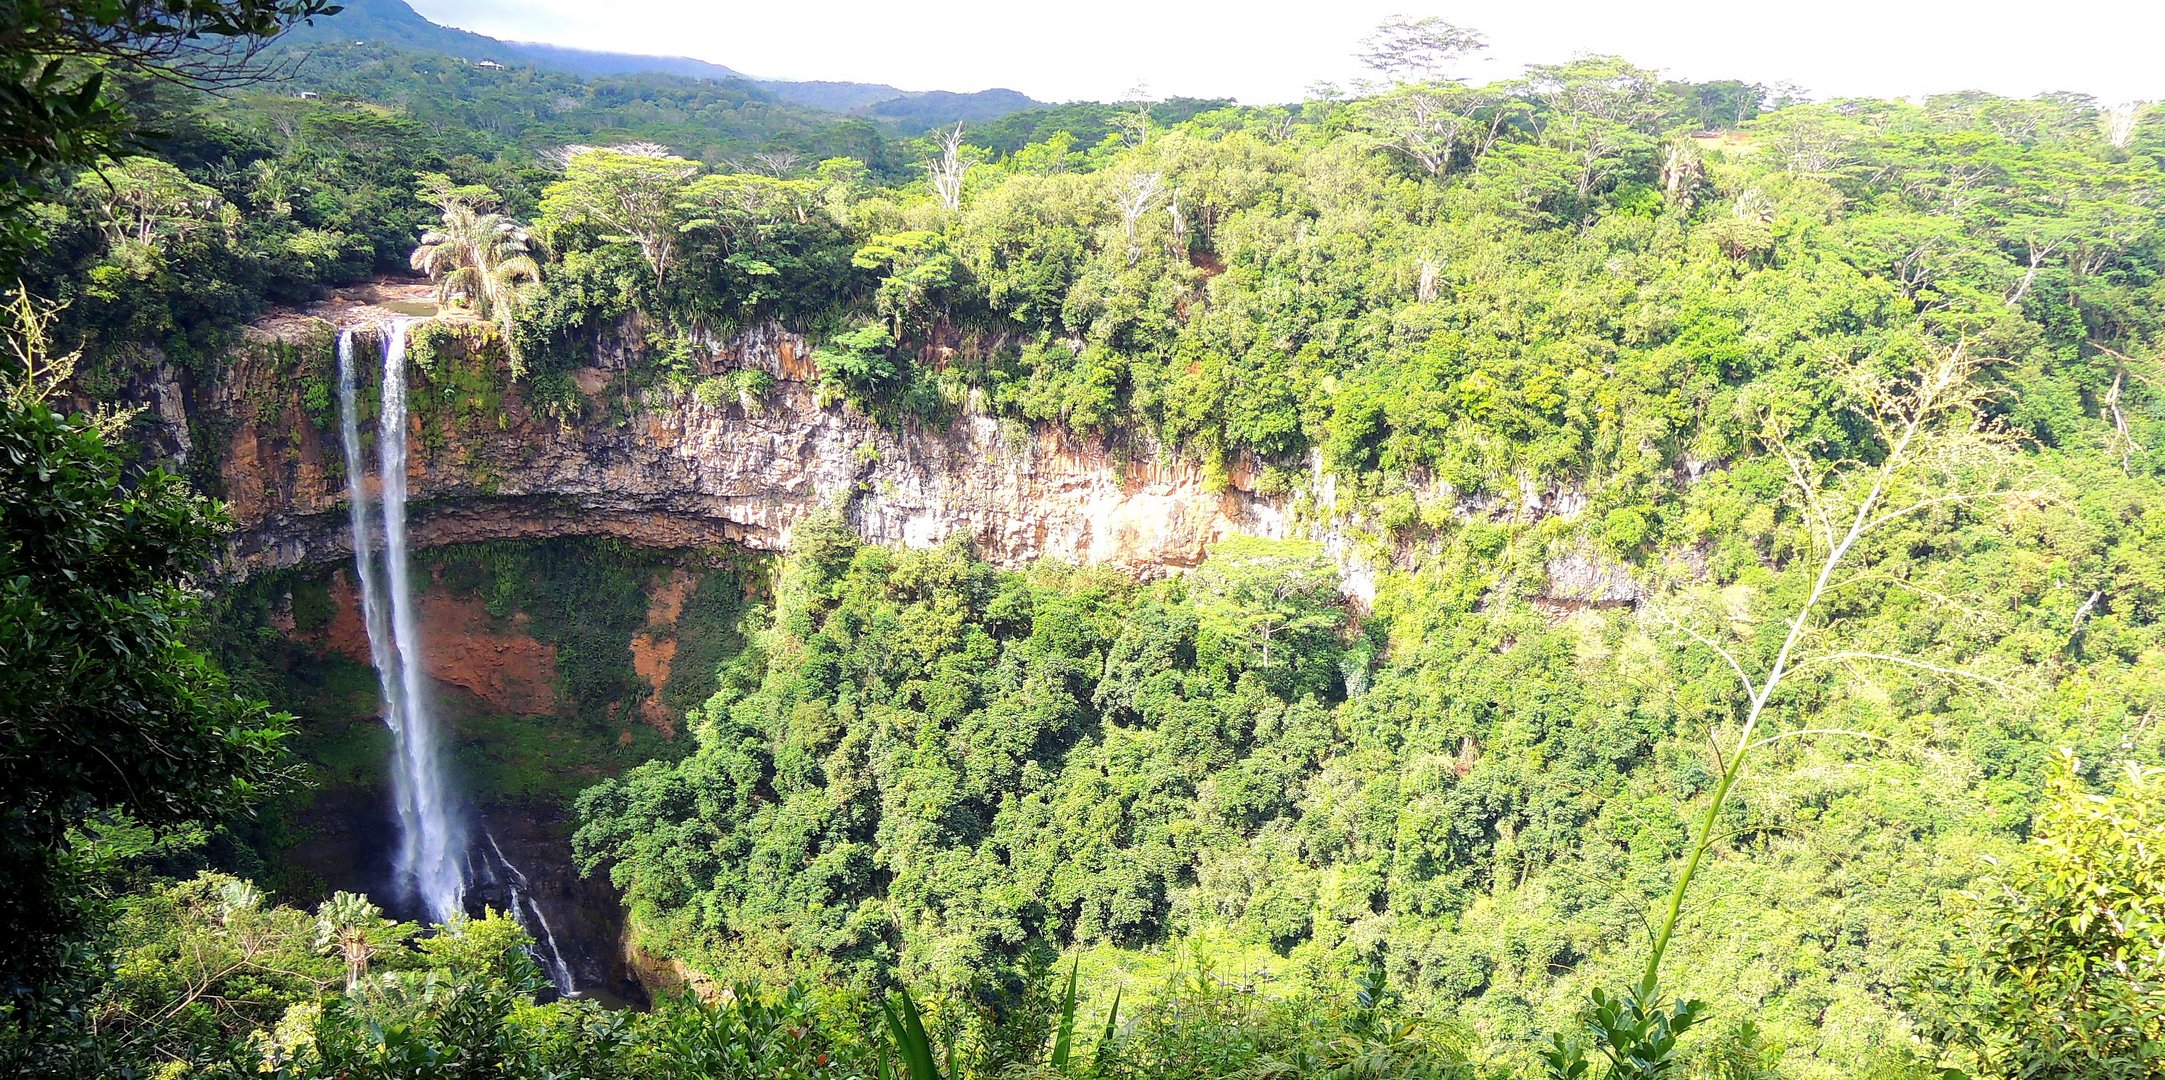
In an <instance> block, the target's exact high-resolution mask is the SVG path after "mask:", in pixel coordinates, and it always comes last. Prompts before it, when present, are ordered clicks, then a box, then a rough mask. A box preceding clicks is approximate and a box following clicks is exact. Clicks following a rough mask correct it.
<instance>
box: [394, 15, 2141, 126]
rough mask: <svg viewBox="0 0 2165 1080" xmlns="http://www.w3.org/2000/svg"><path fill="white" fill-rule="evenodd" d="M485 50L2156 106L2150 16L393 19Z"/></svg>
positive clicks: (1030, 76) (1289, 80)
mask: <svg viewBox="0 0 2165 1080" xmlns="http://www.w3.org/2000/svg"><path fill="white" fill-rule="evenodd" d="M411 2H412V3H413V6H414V7H415V8H416V9H417V10H419V11H420V12H421V13H422V14H423V15H426V16H428V17H429V18H431V19H434V20H435V21H437V22H441V23H445V24H448V25H451V26H458V27H462V28H464V29H468V30H473V31H476V32H479V33H483V34H488V35H490V36H492V37H499V38H507V39H512V40H521V41H543V42H549V43H551V44H557V45H571V46H577V47H580V48H589V49H607V50H613V51H620V52H642V53H665V54H671V55H680V56H693V57H697V58H699V59H702V60H708V61H712V62H714V63H718V64H725V65H728V66H729V67H732V68H735V69H737V70H739V71H743V72H746V73H748V74H751V75H755V76H759V77H762V78H783V79H841V80H850V81H856V82H884V83H892V84H894V85H896V86H899V87H902V88H904V89H907V90H931V89H940V90H981V89H985V88H987V87H994V86H1005V87H1011V88H1013V89H1016V90H1020V91H1022V92H1024V93H1026V94H1029V95H1030V96H1032V97H1035V98H1038V99H1040V100H1046V101H1065V100H1072V99H1078V98H1084V99H1097V100H1110V99H1117V98H1119V97H1121V96H1122V95H1124V94H1125V93H1126V92H1127V90H1128V89H1129V88H1130V87H1133V86H1135V85H1136V84H1138V83H1143V84H1147V86H1148V88H1149V90H1150V92H1151V94H1152V95H1153V96H1157V97H1167V96H1173V95H1192V96H1196V97H1214V96H1233V97H1237V98H1239V99H1241V100H1242V101H1244V102H1249V103H1263V102H1275V101H1294V100H1298V99H1299V98H1300V96H1301V93H1302V91H1303V89H1304V88H1306V87H1307V86H1308V85H1310V84H1311V83H1314V82H1316V81H1318V80H1326V79H1328V80H1344V79H1348V78H1351V77H1352V76H1354V75H1356V74H1358V71H1357V69H1356V68H1355V67H1354V65H1353V63H1352V61H1351V60H1350V59H1349V56H1350V54H1351V52H1352V50H1353V47H1354V44H1355V43H1356V42H1357V41H1358V40H1359V39H1360V38H1361V36H1362V35H1363V34H1365V33H1366V32H1367V31H1368V29H1369V28H1370V27H1372V26H1374V25H1375V23H1376V22H1377V21H1378V20H1380V19H1381V18H1383V17H1384V16H1386V15H1389V14H1392V13H1395V12H1407V13H1410V14H1414V15H1441V16H1443V17H1444V18H1446V19H1449V20H1451V21H1452V22H1455V23H1458V24H1459V25H1461V26H1470V27H1474V28H1477V29H1479V30H1482V31H1484V32H1486V33H1487V34H1488V36H1489V40H1490V43H1491V48H1490V52H1489V57H1488V58H1487V59H1486V60H1484V61H1481V62H1477V63H1471V64H1468V65H1467V66H1466V69H1465V71H1464V72H1463V74H1464V75H1466V76H1467V77H1469V78H1471V79H1473V80H1475V81H1481V80H1482V79H1485V78H1498V77H1504V76H1507V75H1510V74H1514V73H1516V71H1517V70H1518V68H1519V66H1520V65H1522V64H1525V63H1528V62H1534V63H1542V62H1551V61H1557V60H1563V59H1567V58H1569V57H1570V56H1572V55H1574V54H1577V53H1581V52H1610V53H1617V54H1620V55H1622V56H1624V57H1626V58H1628V59H1630V60H1632V61H1634V62H1636V63H1640V64H1644V65H1647V66H1650V67H1657V68H1660V69H1662V70H1663V71H1664V72H1665V73H1667V74H1668V75H1669V76H1670V77H1672V78H1684V79H1719V78H1743V79H1747V80H1753V81H1758V82H1776V81H1782V80H1787V81H1791V82H1795V83H1797V84H1799V85H1801V86H1803V87H1805V88H1806V89H1808V90H1810V91H1812V92H1813V94H1814V96H1817V97H1827V96H1839V95H1847V94H1871V95H1878V96H1909V95H1915V94H1923V93H1933V92H1941V91H1950V90H1963V89H1981V90H1991V91H1995V92H1998V93H2004V94H2014V95H2029V94H2034V93H2038V92H2041V91H2046V90H2072V91H2077V92H2081V93H2088V94H2094V95H2096V96H2097V97H2099V98H2102V99H2104V100H2106V101H2107V102H2119V101H2123V100H2133V99H2145V100H2148V99H2156V98H2161V97H2165V63H2161V62H2160V52H2161V51H2165V0H2048V2H2039V0H2020V2H2016V0H1789V2H1759V3H1753V2H1751V0H1640V2H1638V3H1620V2H1617V0H1459V2H1455V3H1450V4H1445V5H1436V6H1427V5H1422V4H1417V3H1413V2H1412V0H1254V2H1244V3H1229V2H1223V0H1190V2H1185V3H1183V2H1179V0H1079V2H1071V3H1057V4H1048V3H1037V2H1031V0H1009V2H999V0H917V2H915V3H911V2H905V0H791V2H785V3H774V2H771V0H768V2H761V3H754V4H746V3H738V2H731V0H722V2H714V0H606V2H596V0H411Z"/></svg>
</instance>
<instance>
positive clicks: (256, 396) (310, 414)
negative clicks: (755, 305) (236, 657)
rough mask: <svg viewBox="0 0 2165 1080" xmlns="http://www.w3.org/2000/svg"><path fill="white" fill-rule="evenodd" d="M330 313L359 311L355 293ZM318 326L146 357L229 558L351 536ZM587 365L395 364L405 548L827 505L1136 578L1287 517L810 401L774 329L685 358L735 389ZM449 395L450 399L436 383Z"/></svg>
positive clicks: (748, 533)
mask: <svg viewBox="0 0 2165 1080" xmlns="http://www.w3.org/2000/svg"><path fill="white" fill-rule="evenodd" d="M334 317H335V318H337V319H339V320H340V321H342V322H343V323H344V324H345V325H354V324H356V323H359V324H362V325H367V324H368V321H369V320H370V319H371V318H372V316H371V313H370V312H369V311H367V310H365V309H363V310H359V311H341V312H338V313H335V315H334ZM445 325H446V326H448V327H450V329H451V331H452V332H449V333H445V332H438V333H435V334H433V335H431V336H432V339H433V340H434V341H435V342H436V346H435V347H436V349H437V350H438V351H439V353H440V352H441V351H442V350H443V349H446V348H450V349H452V350H459V349H469V348H470V349H474V350H476V351H475V352H474V354H473V355H471V356H467V357H465V361H466V362H473V363H482V364H493V363H499V361H491V360H481V359H479V358H480V357H481V356H483V355H485V350H483V349H482V347H481V346H477V345H473V344H472V342H474V341H477V340H483V339H485V338H486V336H487V333H486V330H485V329H484V328H481V327H479V326H478V325H476V324H471V323H466V324H445ZM339 328H340V327H339V326H338V325H336V324H334V322H332V321H329V320H325V319H318V318H312V317H300V316H286V317H282V318H281V319H279V320H277V321H276V322H274V323H267V324H265V325H262V326H259V327H257V328H255V329H254V330H252V331H251V339H250V342H249V344H248V346H247V347H245V348H243V349H241V350H239V351H238V353H237V355H236V356H235V357H234V359H233V361H232V362H231V363H229V364H227V365H225V366H224V367H223V368H222V369H221V370H220V371H219V372H218V373H217V374H215V375H214V376H211V377H208V378H206V379H203V380H200V381H196V382H193V383H192V384H191V383H189V382H188V381H187V380H185V379H182V378H180V377H179V376H176V375H174V374H172V373H169V372H168V373H161V375H160V377H158V378H156V379H154V380H152V384H151V385H149V386H146V387H143V388H141V395H140V396H141V397H142V398H143V399H144V400H146V401H149V402H152V403H155V404H157V406H158V407H157V408H155V409H153V410H150V411H149V412H147V413H146V414H145V417H144V419H143V421H142V422H143V423H146V424H149V425H151V426H152V427H153V428H156V429H157V430H156V431H154V432H153V433H152V437H151V439H149V440H148V442H149V443H150V444H151V445H155V446H160V447H163V448H164V449H165V450H166V452H167V453H168V454H169V455H171V456H174V457H177V458H180V459H183V460H184V461H185V462H186V463H187V465H188V467H189V468H190V469H192V471H194V473H195V474H196V475H197V476H198V477H200V478H203V479H205V480H206V482H208V484H209V486H213V487H215V488H216V489H218V491H219V493H220V494H221V495H222V496H223V497H224V498H225V499H226V500H227V502H228V504H229V505H230V507H231V509H232V513H233V516H234V517H235V519H236V521H237V524H238V530H237V531H236V533H235V534H234V536H233V538H232V540H231V546H230V563H231V569H232V570H233V571H235V572H237V573H241V574H246V573H251V572H254V571H257V570H261V569H267V568H276V567H286V566H294V565H300V564H311V563H321V562H325V561H331V560H343V559H345V558H348V557H350V555H351V543H350V539H349V537H348V531H347V523H346V510H345V504H346V489H345V480H344V477H343V476H342V475H340V474H339V471H338V470H339V469H341V468H342V464H341V462H340V455H339V451H338V446H337V438H338V436H337V432H336V426H335V425H336V417H335V413H330V412H328V410H327V406H326V404H325V402H326V395H327V394H328V392H329V390H330V389H331V387H330V386H328V385H327V380H328V378H329V375H328V372H329V371H330V368H329V361H328V358H329V356H330V355H331V352H330V350H331V347H332V346H331V343H332V341H333V340H334V338H335V336H336V332H337V330H338V329H339ZM447 343H448V344H447ZM355 354H356V357H355V358H356V367H357V368H358V371H359V380H360V381H361V382H362V383H363V387H364V398H365V397H366V389H367V386H368V385H370V384H372V383H373V381H374V380H375V379H376V378H377V377H378V376H379V374H380V361H379V359H378V357H379V352H378V347H377V340H376V339H375V338H374V337H373V332H368V333H364V335H363V336H362V337H361V338H360V339H359V340H357V342H356V348H355ZM593 360H594V362H593V363H592V364H590V365H588V366H586V367H583V368H580V369H579V370H578V371H577V372H576V377H575V380H574V382H575V385H576V388H577V390H576V399H575V400H573V399H571V398H570V397H569V395H567V394H565V393H564V392H563V391H562V390H559V392H558V395H557V396H556V397H555V398H554V399H552V401H551V402H550V404H549V405H548V406H546V407H545V406H542V405H540V404H538V403H537V402H536V400H535V398H536V397H537V396H538V395H537V392H536V391H535V390H534V389H533V387H532V385H531V384H530V383H526V382H513V381H511V380H509V379H506V378H503V377H501V375H500V374H495V375H490V376H488V379H489V380H490V384H489V386H488V389H487V390H486V392H485V393H481V394H479V395H478V396H474V395H472V394H471V392H469V391H462V390H461V389H460V384H459V382H458V381H457V380H456V379H452V378H449V377H443V376H442V369H440V368H439V370H438V372H437V373H436V374H434V375H432V374H431V373H429V372H427V371H425V370H424V371H422V372H421V373H419V374H416V375H415V376H414V380H413V381H414V388H413V390H412V397H413V399H414V402H415V408H414V415H413V416H412V418H411V424H412V426H411V430H410V431H409V432H408V437H409V438H410V439H411V440H412V442H411V446H412V450H411V457H410V464H409V470H408V481H409V484H410V491H411V495H410V506H411V511H412V537H413V541H414V543H416V544H417V545H420V546H424V547H429V546H438V545H445V544H457V543H466V542H472V541H484V540H497V539H507V538H517V537H536V536H566V535H602V536H611V537H618V538H622V539H624V540H627V541H630V542H634V543H638V544H643V545H650V546H657V547H669V548H697V547H702V546H708V545H715V544H739V545H743V546H746V547H749V548H752V549H755V550H769V551H772V550H780V549H782V548H784V547H786V545H787V544H788V541H789V536H790V532H791V529H792V528H793V527H794V526H795V525H796V524H797V523H798V522H800V521H802V520H804V518H805V517H806V516H807V515H809V514H811V513H813V512H815V511H817V510H819V509H820V508H822V507H828V506H839V507H842V508H844V510H845V512H846V514H847V517H848V520H849V521H850V522H851V523H852V524H853V525H855V526H856V528H857V529H858V531H859V532H860V533H861V534H862V535H863V536H864V537H865V539H867V540H868V541H872V542H877V543H889V544H900V545H906V546H926V545H933V544H938V543H941V542H943V541H946V540H948V539H949V538H951V537H955V536H963V537H967V538H969V539H970V540H971V541H972V542H973V543H974V544H975V546H976V548H977V550H978V551H979V553H980V554H982V555H983V556H984V557H986V558H987V559H989V560H991V561H993V562H996V563H1001V564H1006V565H1015V564H1020V563H1024V562H1028V561H1030V560H1032V559H1035V558H1038V557H1041V556H1052V557H1056V558H1061V559H1066V560H1071V561H1074V562H1079V563H1084V564H1093V565H1108V566H1114V567H1118V568H1121V569H1124V570H1127V571H1129V572H1132V573H1136V574H1139V575H1143V576H1152V575H1156V574H1161V573H1164V572H1167V571H1170V570H1174V569H1179V568H1184V567H1189V566H1193V565H1195V564H1196V563H1197V562H1198V561H1199V560H1200V559H1201V558H1202V556H1203V553H1204V551H1205V549H1206V548H1207V547H1208V546H1209V545H1210V544H1211V543H1212V542H1213V541H1215V540H1217V539H1218V538H1220V537H1223V536H1225V535H1228V534H1236V533H1238V534H1248V535H1261V536H1280V535H1284V534H1285V532H1286V529H1287V525H1286V514H1285V512H1284V509H1283V507H1282V506H1281V504H1280V503H1279V502H1278V501H1277V500H1274V499H1272V498H1269V497H1265V496H1262V495H1259V494H1257V493H1255V492H1254V491H1252V490H1250V489H1249V487H1248V484H1247V480H1246V476H1245V474H1243V473H1242V472H1240V471H1238V470H1236V472H1235V475H1234V476H1233V479H1232V482H1231V483H1230V485H1226V486H1224V489H1223V490H1211V489H1210V486H1209V485H1207V484H1206V483H1205V480H1204V476H1203V473H1202V470H1201V469H1200V468H1199V467H1197V466H1195V465H1193V464H1190V463H1185V462H1179V461H1177V460H1175V459H1174V457H1173V455H1169V454H1163V453H1160V452H1157V451H1155V450H1153V449H1150V448H1144V449H1141V450H1136V449H1129V450H1126V451H1119V450H1116V449H1114V448H1111V447H1108V446H1107V445H1105V444H1103V443H1101V442H1096V441H1090V440H1085V439H1080V438H1077V437H1075V436H1073V435H1070V434H1067V433H1064V432H1060V431H1055V430H1051V429H1031V428H1029V427H1027V426H1024V425H1020V424H1017V423H1015V422H1013V421H1006V422H1002V421H997V420H994V419H991V418H988V417H985V416H981V415H970V414H969V412H968V410H964V415H962V416H961V417H960V418H958V419H955V420H954V421H952V422H951V423H948V424H945V425H942V426H930V425H924V424H918V423H914V422H912V423H905V424H903V425H902V426H900V427H899V429H897V428H894V427H883V426H882V425H880V424H877V423H875V422H873V421H872V420H871V419H869V418H868V417H866V416H864V415H863V414H861V413H859V412H858V411H857V410H855V409H854V408H852V407H850V406H849V405H846V404H843V403H839V402H823V401H821V400H820V398H819V395H818V393H817V383H816V378H817V374H816V371H815V370H814V367H813V364H812V363H811V361H810V352H809V350H808V348H807V346H806V343H805V341H804V340H803V339H802V338H801V337H799V336H798V335H796V334H794V333H791V332H788V331H786V330H783V329H780V328H778V327H772V326H768V327H760V328H756V329H753V330H751V331H748V332H746V333H744V334H741V335H738V336H737V337H735V338H733V339H731V340H728V341H724V342H718V343H714V344H713V345H712V346H711V348H710V349H708V350H707V351H706V352H705V353H703V354H702V355H701V357H700V359H699V360H698V366H699V369H700V373H701V376H702V377H711V376H714V375H717V374H721V373H726V372H728V371H731V370H734V369H740V368H756V369H758V370H761V371H765V372H766V373H768V374H769V375H771V376H773V379H774V381H773V385H772V387H771V388H769V389H767V390H765V391H764V392H762V393H758V394H757V395H756V396H753V397H751V398H750V399H749V400H744V399H740V398H739V397H738V396H737V395H736V394H734V393H731V394H728V395H717V394H714V393H711V392H710V393H708V394H706V395H701V394H697V393H694V392H693V391H691V390H690V389H680V388H671V387H670V386H668V385H666V384H664V383H660V382H659V381H656V380H649V381H651V382H654V383H655V384H654V385H648V386H645V387H643V388H641V387H636V383H637V382H638V381H639V380H637V379H635V378H634V377H633V372H632V371H630V370H629V367H630V365H629V364H628V363H627V358H626V354H625V351H624V350H621V349H604V350H598V351H597V353H596V355H595V357H593ZM450 362H451V361H449V360H446V359H443V358H442V357H441V356H439V357H438V358H437V359H436V360H435V361H434V363H436V364H439V365H440V364H445V363H450ZM418 366H419V365H417V367H418ZM462 392H465V393H469V395H470V398H471V399H470V400H462V401H453V400H451V399H452V398H453V397H456V396H457V395H459V394H461V393H462ZM431 395H434V397H431ZM332 400H335V398H333V399H332ZM175 403H185V404H184V405H182V406H176V404H175ZM477 405H478V407H477ZM190 458H193V460H188V459H190Z"/></svg>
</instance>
